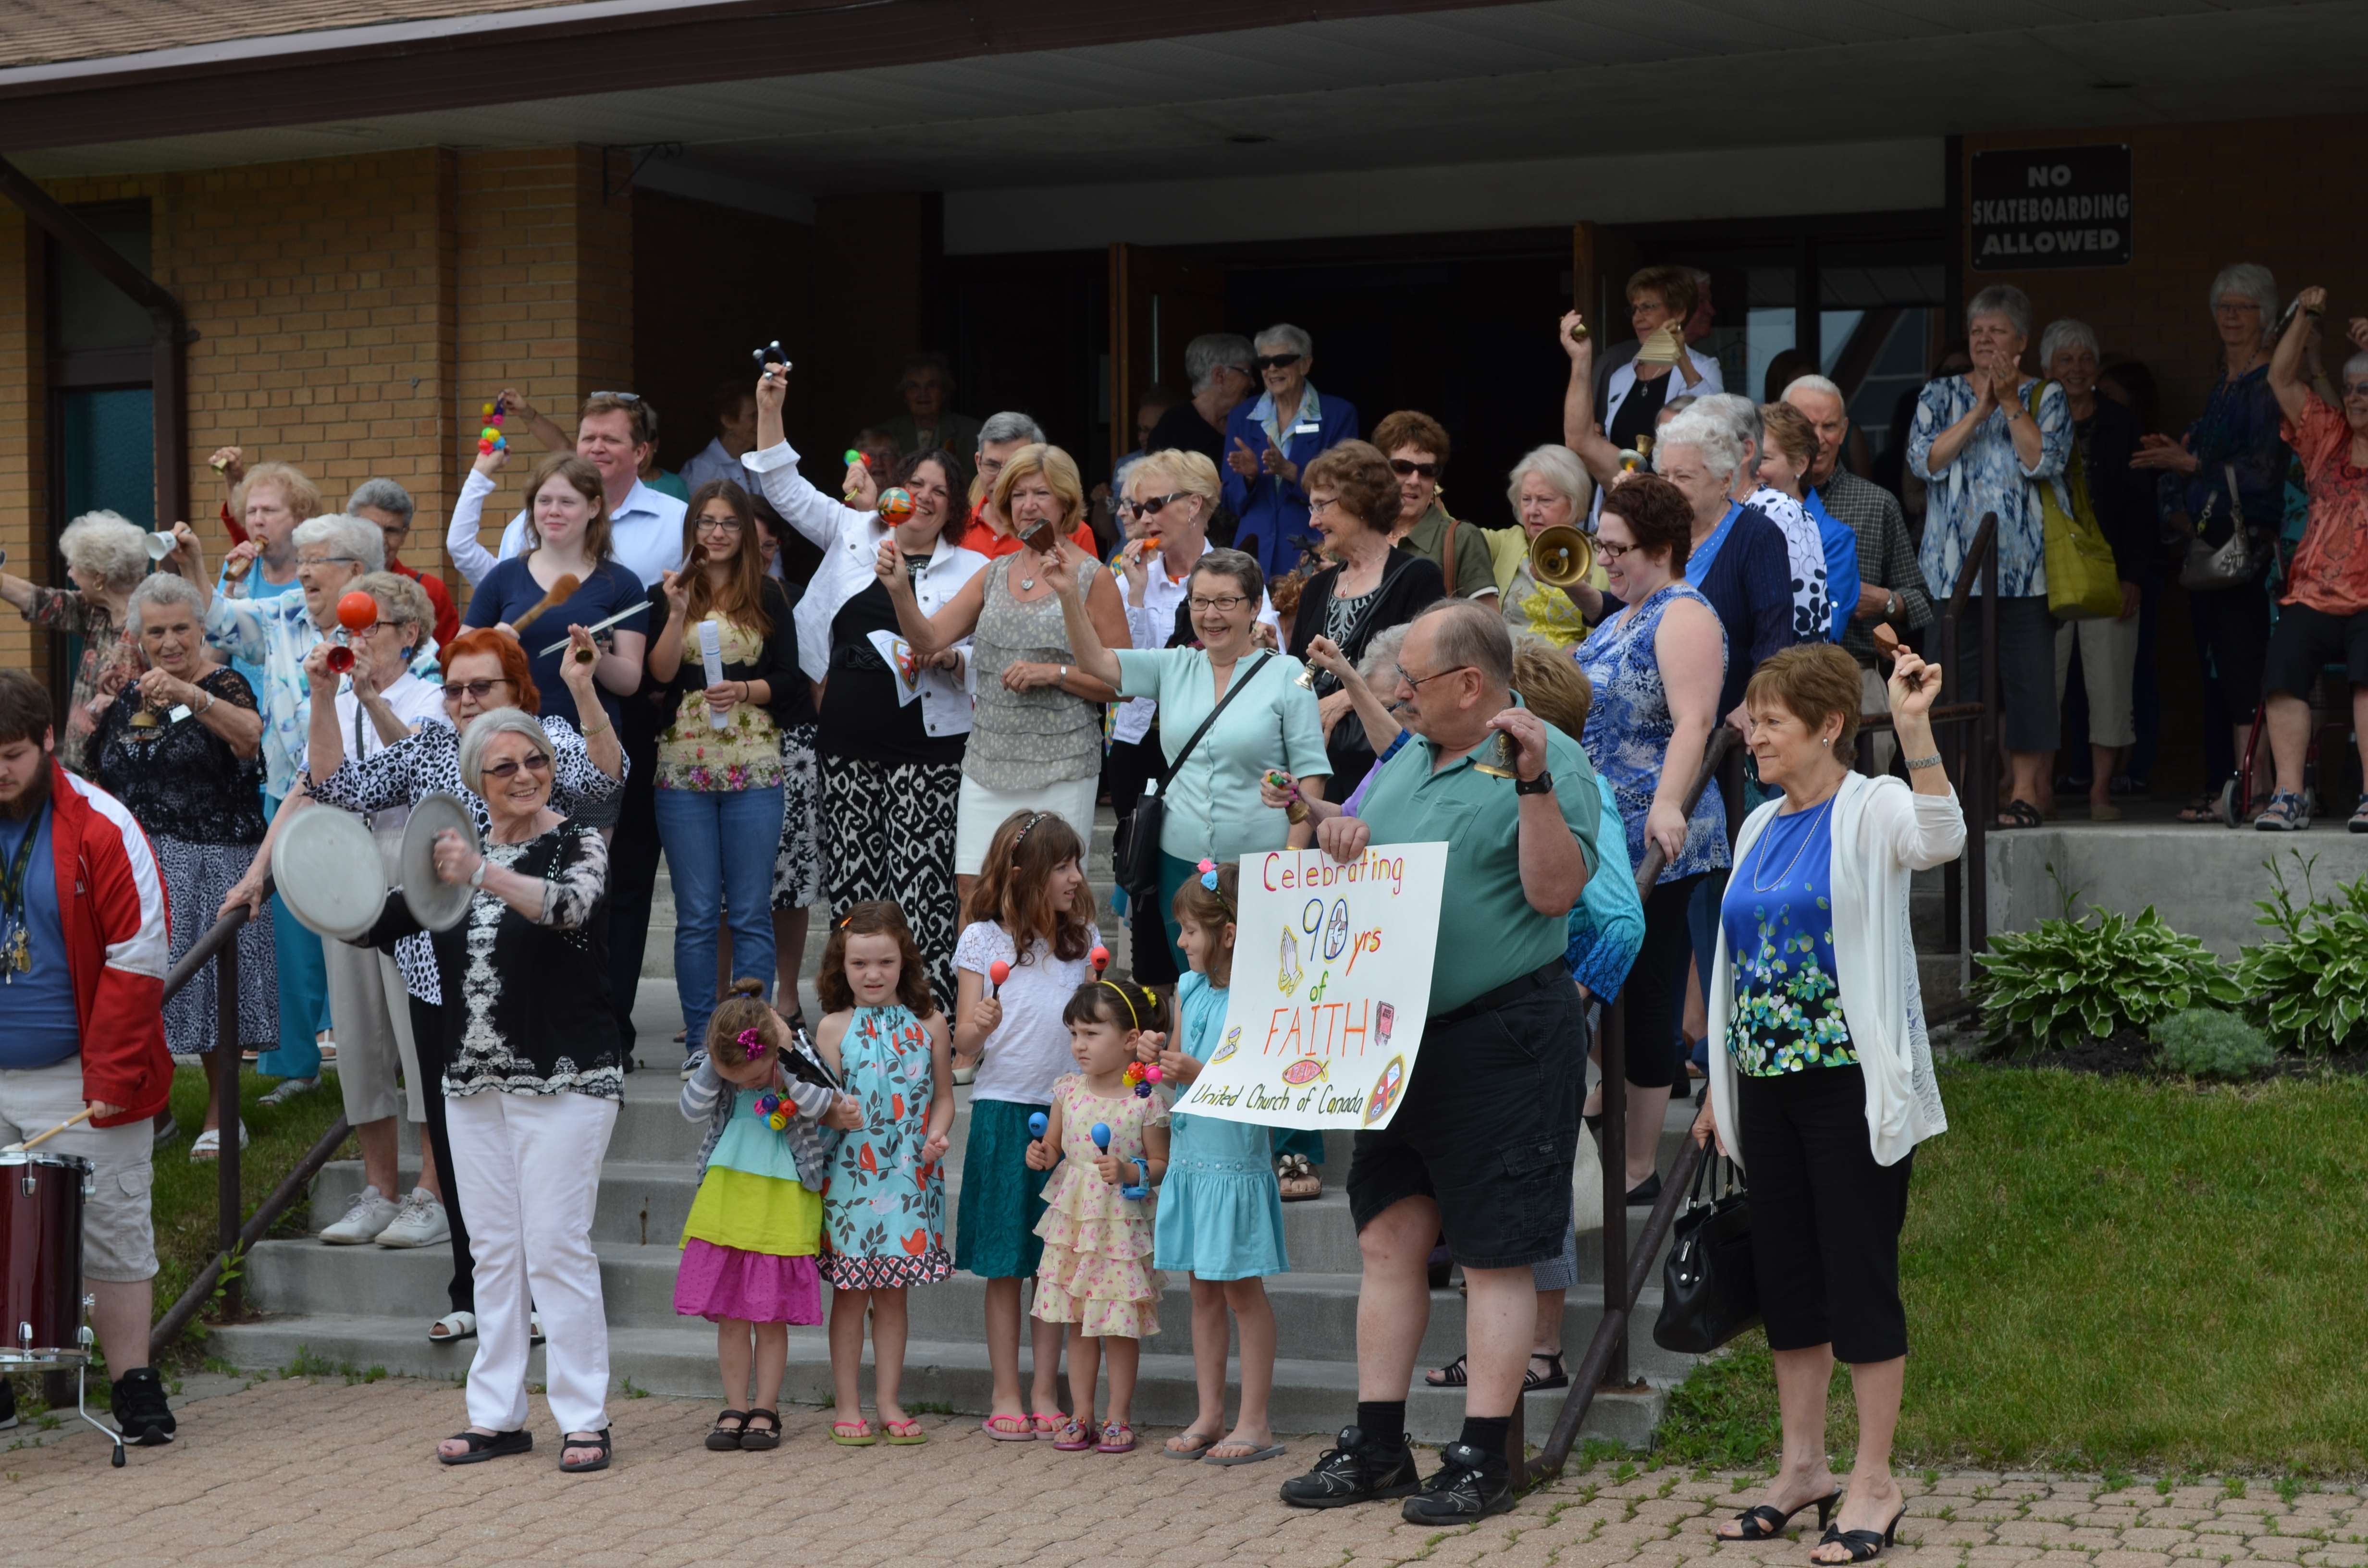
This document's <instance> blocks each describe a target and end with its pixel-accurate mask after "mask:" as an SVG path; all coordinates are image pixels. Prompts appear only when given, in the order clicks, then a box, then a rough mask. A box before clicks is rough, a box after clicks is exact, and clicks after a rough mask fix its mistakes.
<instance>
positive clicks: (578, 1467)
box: [559, 1426, 612, 1475]
mask: <svg viewBox="0 0 2368 1568" xmlns="http://www.w3.org/2000/svg"><path fill="white" fill-rule="evenodd" d="M568 1449H598V1450H599V1454H600V1457H599V1458H598V1459H594V1460H569V1459H568V1457H567V1450H568ZM611 1457H612V1456H611V1455H610V1453H609V1428H607V1427H606V1426H603V1427H601V1428H600V1429H599V1430H598V1432H595V1433H593V1434H592V1435H591V1436H590V1437H568V1436H566V1435H565V1434H564V1433H562V1434H561V1435H560V1438H559V1468H560V1469H562V1470H564V1471H566V1472H567V1473H568V1474H570V1475H584V1474H586V1473H588V1472H590V1471H596V1470H606V1469H608V1468H609V1459H610V1458H611Z"/></svg>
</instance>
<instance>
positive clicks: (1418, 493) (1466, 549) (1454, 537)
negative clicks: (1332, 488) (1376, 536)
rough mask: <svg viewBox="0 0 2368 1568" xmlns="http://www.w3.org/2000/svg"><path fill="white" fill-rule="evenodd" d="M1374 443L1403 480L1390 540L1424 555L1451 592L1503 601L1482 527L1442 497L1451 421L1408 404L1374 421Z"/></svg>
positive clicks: (1468, 597) (1450, 595) (1462, 597)
mask: <svg viewBox="0 0 2368 1568" xmlns="http://www.w3.org/2000/svg"><path fill="white" fill-rule="evenodd" d="M1373 445H1374V446H1375V447H1377V448H1379V449H1381V450H1383V451H1384V452H1387V453H1388V454H1389V458H1390V472H1391V473H1392V474H1393V475H1395V477H1396V479H1397V482H1398V520H1397V522H1396V523H1395V525H1394V526H1393V527H1392V528H1391V529H1390V542H1391V543H1392V544H1394V545H1398V546H1401V547H1403V548H1404V549H1406V550H1407V551H1411V552H1412V553H1414V554H1416V555H1419V556H1421V557H1422V558H1423V559H1424V560H1425V561H1428V562H1430V563H1431V564H1432V565H1433V566H1436V567H1438V568H1439V571H1440V575H1441V576H1442V577H1444V578H1446V580H1447V592H1448V596H1449V597H1452V598H1459V599H1486V600H1487V601H1488V602H1489V603H1491V604H1494V603H1496V601H1497V563H1496V561H1495V559H1494V558H1493V557H1491V556H1490V555H1489V553H1488V537H1487V534H1486V532H1485V531H1484V530H1483V529H1481V528H1475V527H1473V526H1472V525H1470V524H1467V523H1462V522H1458V521H1457V520H1456V519H1455V518H1454V517H1450V516H1449V515H1448V511H1447V506H1446V503H1444V502H1443V501H1441V500H1440V494H1442V492H1441V491H1440V483H1439V476H1440V472H1441V471H1443V470H1444V469H1445V468H1446V467H1447V450H1448V439H1447V427H1446V426H1443V425H1441V424H1440V422H1439V421H1438V420H1436V419H1433V418H1432V417H1431V416H1430V415H1428V414H1417V413H1416V412H1414V411H1413V410H1412V409H1406V408H1402V409H1399V410H1398V411H1397V412H1396V413H1395V414H1389V415H1383V418H1382V422H1381V423H1380V424H1379V425H1376V426H1373Z"/></svg>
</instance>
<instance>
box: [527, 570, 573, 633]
mask: <svg viewBox="0 0 2368 1568" xmlns="http://www.w3.org/2000/svg"><path fill="white" fill-rule="evenodd" d="M583 585H584V584H583V583H582V581H581V580H580V579H578V578H577V577H576V575H575V574H574V573H573V572H570V573H567V574H564V575H563V576H562V577H561V578H560V579H559V581H558V582H556V583H553V584H552V585H551V592H549V593H547V594H545V595H543V596H542V597H541V598H539V599H537V600H535V601H534V603H533V605H532V606H530V607H529V608H528V610H527V612H526V613H525V614H524V615H522V616H519V617H518V619H516V620H513V621H511V622H510V630H511V631H525V630H526V629H527V628H528V627H529V626H530V625H532V624H533V623H534V619H535V617H537V616H539V615H541V613H542V612H543V611H544V610H547V609H549V608H551V607H552V606H553V605H563V604H565V603H566V602H567V601H568V600H570V599H572V598H574V597H575V590H576V589H578V588H580V587H582V586H583Z"/></svg>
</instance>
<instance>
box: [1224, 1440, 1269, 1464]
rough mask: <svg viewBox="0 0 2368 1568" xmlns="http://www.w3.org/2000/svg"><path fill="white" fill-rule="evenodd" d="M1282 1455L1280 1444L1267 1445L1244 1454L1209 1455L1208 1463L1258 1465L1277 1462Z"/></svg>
mask: <svg viewBox="0 0 2368 1568" xmlns="http://www.w3.org/2000/svg"><path fill="white" fill-rule="evenodd" d="M1219 1446H1220V1447H1222V1446H1223V1445H1219ZM1282 1455H1283V1447H1282V1445H1281V1443H1269V1444H1268V1445H1267V1446H1266V1447H1264V1448H1262V1449H1251V1450H1250V1451H1249V1452H1248V1453H1246V1454H1211V1455H1210V1456H1209V1462H1210V1463H1211V1464H1222V1465H1236V1464H1259V1463H1262V1462H1264V1461H1265V1460H1279V1459H1281V1457H1282Z"/></svg>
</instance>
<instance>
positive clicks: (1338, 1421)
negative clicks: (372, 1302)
mask: <svg viewBox="0 0 2368 1568" xmlns="http://www.w3.org/2000/svg"><path fill="white" fill-rule="evenodd" d="M207 1348H208V1352H209V1354H211V1355H214V1356H219V1357H221V1358H222V1359H224V1360H226V1361H228V1362H230V1363H231V1364H232V1365H233V1366H236V1367H242V1368H250V1369H272V1368H279V1367H285V1366H288V1365H290V1363H292V1362H293V1361H294V1360H295V1359H296V1358H297V1356H298V1354H299V1352H300V1351H302V1352H304V1353H306V1354H309V1355H310V1356H312V1357H314V1358H321V1359H325V1360H327V1361H330V1362H333V1363H344V1364H348V1365H351V1366H354V1367H357V1368H360V1369H370V1368H383V1369H386V1370H387V1371H388V1372H390V1373H393V1374H394V1375H396V1376H404V1377H430V1378H446V1379H451V1380H455V1381H457V1380H459V1379H460V1378H461V1377H462V1376H463V1375H464V1374H465V1373H466V1372H467V1370H468V1367H469V1361H470V1358H471V1356H472V1351H473V1346H468V1345H457V1346H435V1345H430V1344H428V1343H427V1323H426V1320H424V1319H420V1318H416V1317H357V1316H349V1315H346V1314H337V1315H334V1316H331V1315H317V1316H316V1315H306V1316H291V1317H274V1318H265V1319H261V1320H258V1321H256V1322H253V1323H245V1324H227V1325H224V1326H222V1327H219V1328H216V1329H215V1330H214V1331H213V1332H212V1333H211V1335H208V1338H207ZM1020 1358H1021V1365H1022V1368H1023V1370H1024V1369H1027V1368H1028V1367H1029V1365H1030V1360H1031V1359H1032V1358H1030V1352H1029V1350H1028V1347H1027V1346H1026V1345H1025V1343H1024V1342H1023V1344H1022V1346H1021V1348H1020ZM866 1361H867V1364H868V1363H869V1354H868V1352H867V1356H866ZM544 1375H545V1374H544V1368H543V1355H542V1352H541V1350H537V1351H535V1352H534V1353H533V1355H532V1357H531V1358H530V1359H529V1364H528V1368H527V1379H528V1381H529V1382H532V1383H540V1382H541V1381H543V1379H544ZM609 1375H610V1378H611V1380H612V1381H611V1388H612V1391H613V1392H616V1393H619V1394H621V1393H622V1392H623V1389H624V1386H625V1384H626V1383H628V1382H630V1383H631V1384H632V1386H633V1388H634V1389H635V1390H636V1391H637V1392H648V1393H657V1394H668V1395H679V1396H684V1397H689V1398H712V1397H713V1396H714V1394H715V1392H716V1367H715V1332H714V1330H713V1329H712V1328H710V1327H709V1326H708V1325H707V1324H703V1323H699V1324H684V1325H681V1326H677V1327H666V1328H622V1329H612V1330H611V1331H610V1333H609ZM1226 1376H1227V1381H1228V1383H1229V1384H1231V1383H1237V1382H1238V1381H1239V1376H1240V1369H1239V1367H1238V1366H1237V1365H1233V1366H1229V1367H1228V1369H1227V1374H1226ZM863 1385H864V1389H865V1394H866V1398H867V1399H868V1398H869V1395H870V1387H871V1379H870V1378H869V1377H868V1376H867V1377H866V1378H865V1379H864V1380H863ZM832 1388H833V1380H832V1377H831V1372H830V1350H829V1345H828V1343H827V1341H826V1339H825V1335H824V1333H823V1330H822V1329H820V1328H818V1327H817V1328H791V1330H790V1369H789V1376H788V1378H787V1379H786V1380H785V1381H784V1382H783V1384H782V1388H781V1396H782V1398H783V1399H785V1400H789V1401H792V1402H795V1403H804V1404H820V1403H823V1401H824V1400H825V1398H827V1397H828V1396H829V1395H830V1394H831V1392H832ZM1567 1392H1568V1391H1565V1390H1550V1391H1545V1392H1537V1393H1532V1394H1531V1395H1529V1396H1528V1398H1527V1399H1526V1401H1525V1402H1524V1406H1523V1418H1524V1421H1525V1422H1526V1425H1527V1428H1528V1431H1529V1434H1530V1440H1531V1442H1532V1443H1537V1442H1542V1441H1543V1439H1544V1436H1545V1434H1546V1432H1547V1431H1548V1430H1550V1429H1551V1428H1552V1426H1553V1425H1554V1419H1555V1417H1556V1416H1557V1415H1560V1414H1561V1411H1562V1408H1563V1404H1564V1402H1565V1398H1566V1396H1567ZM1064 1395H1065V1388H1064ZM992 1396H993V1380H992V1377H991V1374H990V1372H989V1370H988V1367H987V1357H986V1347H985V1346H984V1345H980V1344H976V1343H969V1342H963V1343H954V1342H948V1341H943V1340H929V1339H922V1338H918V1337H916V1338H915V1339H914V1340H913V1341H912V1342H911V1343H910V1344H909V1345H907V1346H906V1347H905V1382H904V1397H905V1401H906V1403H908V1404H909V1403H944V1404H950V1405H951V1406H952V1407H953V1408H954V1409H955V1410H956V1411H957V1412H959V1413H961V1414H962V1415H985V1413H986V1411H987V1410H988V1408H989V1406H990V1403H991V1402H992ZM1356 1398H1357V1369H1356V1364H1355V1363H1354V1362H1353V1361H1308V1360H1297V1359H1281V1360H1278V1361H1277V1362H1276V1363H1275V1385H1274V1399H1273V1404H1272V1408H1271V1414H1272V1418H1273V1422H1274V1427H1275V1430H1276V1432H1277V1433H1279V1434H1284V1435H1288V1436H1292V1437H1300V1436H1306V1437H1329V1436H1330V1435H1331V1434H1332V1433H1333V1432H1334V1431H1335V1430H1336V1429H1337V1428H1338V1427H1340V1426H1344V1425H1347V1424H1348V1423H1349V1421H1351V1420H1352V1419H1353V1417H1354V1412H1355V1406H1356ZM1667 1405H1668V1393H1667V1392H1666V1390H1665V1388H1663V1387H1662V1386H1660V1385H1659V1384H1657V1383H1656V1385H1655V1386H1654V1387H1653V1388H1652V1389H1651V1390H1650V1391H1649V1392H1644V1393H1633V1394H1598V1395H1597V1396H1596V1398H1595V1402H1594V1403H1593V1405H1592V1406H1591V1407H1590V1408H1589V1409H1588V1417H1587V1421H1586V1422H1585V1424H1584V1425H1583V1426H1581V1427H1580V1436H1581V1437H1582V1438H1588V1437H1595V1438H1603V1439H1607V1440H1610V1441H1612V1442H1617V1443H1621V1444H1623V1445H1625V1446H1627V1447H1630V1448H1643V1447H1644V1446H1645V1444H1646V1443H1648V1442H1649V1441H1650V1440H1651V1437H1652V1431H1653V1428H1654V1426H1656V1424H1657V1423H1658V1422H1659V1420H1660V1417H1661V1413H1662V1411H1663V1410H1664V1409H1665V1408H1666V1407H1667ZM1198 1407H1199V1399H1198V1395H1197V1394H1196V1393H1195V1392H1194V1389H1193V1381H1192V1359H1191V1355H1190V1346H1189V1345H1184V1344H1181V1343H1178V1344H1174V1345H1172V1346H1171V1345H1170V1344H1169V1342H1168V1341H1167V1336H1165V1335H1162V1336H1161V1337H1160V1338H1158V1339H1155V1340H1153V1341H1152V1342H1151V1344H1150V1346H1146V1348H1145V1352H1144V1357H1143V1369H1142V1381H1141V1382H1140V1384H1139V1386H1138V1388H1137V1390H1136V1393H1135V1401H1134V1419H1135V1425H1136V1426H1137V1427H1138V1428H1144V1429H1157V1428H1163V1427H1172V1426H1183V1425H1184V1424H1185V1423H1187V1422H1189V1421H1190V1420H1191V1418H1192V1416H1193V1415H1194V1413H1195V1412H1196V1410H1197V1409H1198ZM1462 1426H1463V1391H1462V1390H1460V1389H1431V1388H1426V1387H1424V1386H1422V1385H1421V1382H1420V1380H1419V1379H1417V1384H1416V1387H1415V1388H1414V1390H1413V1391H1412V1392H1411V1393H1410V1394H1409V1396H1408V1398H1407V1402H1406V1427H1407V1431H1408V1433H1409V1435H1410V1436H1412V1437H1414V1438H1415V1439H1416V1440H1417V1441H1418V1442H1424V1443H1444V1442H1452V1441H1453V1440H1454V1438H1455V1437H1456V1436H1457V1434H1458V1433H1459V1432H1460V1430H1461V1429H1462ZM1292 1459H1293V1460H1304V1461H1307V1462H1312V1461H1313V1460H1314V1459H1315V1448H1314V1446H1313V1445H1310V1446H1309V1447H1308V1448H1307V1449H1306V1450H1305V1451H1304V1453H1298V1452H1294V1454H1293V1455H1292Z"/></svg>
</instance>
